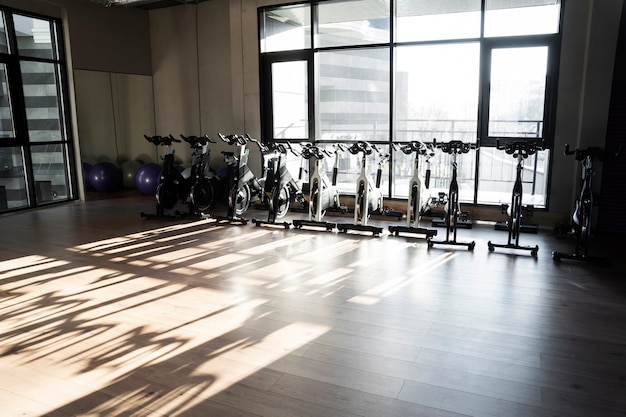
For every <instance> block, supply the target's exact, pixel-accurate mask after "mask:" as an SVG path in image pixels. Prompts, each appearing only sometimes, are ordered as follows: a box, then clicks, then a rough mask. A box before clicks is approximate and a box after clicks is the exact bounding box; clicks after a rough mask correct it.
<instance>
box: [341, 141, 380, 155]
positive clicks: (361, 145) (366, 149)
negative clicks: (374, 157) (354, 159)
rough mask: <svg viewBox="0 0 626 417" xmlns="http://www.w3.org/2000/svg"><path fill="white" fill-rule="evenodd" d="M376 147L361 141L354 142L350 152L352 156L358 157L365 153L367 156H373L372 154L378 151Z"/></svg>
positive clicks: (349, 149) (349, 148)
mask: <svg viewBox="0 0 626 417" xmlns="http://www.w3.org/2000/svg"><path fill="white" fill-rule="evenodd" d="M375 146H376V145H370V144H369V143H368V142H365V141H363V140H360V141H358V142H354V143H353V144H352V145H351V146H349V147H348V152H350V153H351V154H352V155H356V154H358V153H360V152H363V153H364V154H365V155H371V154H372V152H374V149H376V150H377V148H376V147H375Z"/></svg>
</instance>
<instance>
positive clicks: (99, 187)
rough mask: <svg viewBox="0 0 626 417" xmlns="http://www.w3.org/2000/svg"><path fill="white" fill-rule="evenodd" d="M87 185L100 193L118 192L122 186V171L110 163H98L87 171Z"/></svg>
mask: <svg viewBox="0 0 626 417" xmlns="http://www.w3.org/2000/svg"><path fill="white" fill-rule="evenodd" d="M89 183H90V184H91V186H92V187H93V188H94V190H96V191H100V192H110V191H115V190H118V189H120V188H121V186H122V171H121V170H120V169H119V168H118V167H117V166H116V165H115V164H114V163H112V162H98V163H97V164H95V165H94V166H93V167H92V168H91V170H90V171H89Z"/></svg>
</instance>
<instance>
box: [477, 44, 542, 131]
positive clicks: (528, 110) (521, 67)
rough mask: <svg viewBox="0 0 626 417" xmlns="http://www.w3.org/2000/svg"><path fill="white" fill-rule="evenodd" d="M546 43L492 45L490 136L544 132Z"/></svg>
mask: <svg viewBox="0 0 626 417" xmlns="http://www.w3.org/2000/svg"><path fill="white" fill-rule="evenodd" d="M547 65H548V47H546V46H542V47H532V48H508V49H494V50H493V51H492V54H491V85H490V89H491V92H490V101H489V136H491V137H531V138H537V137H542V135H543V108H544V103H545V91H546V72H547Z"/></svg>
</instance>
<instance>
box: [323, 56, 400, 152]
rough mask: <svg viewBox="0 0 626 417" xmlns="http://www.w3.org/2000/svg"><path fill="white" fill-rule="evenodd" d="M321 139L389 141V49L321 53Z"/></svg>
mask: <svg viewBox="0 0 626 417" xmlns="http://www.w3.org/2000/svg"><path fill="white" fill-rule="evenodd" d="M317 64H318V77H319V78H318V83H317V86H318V88H319V90H318V95H317V100H319V102H318V105H317V106H316V108H317V111H318V117H317V120H318V121H319V125H318V132H317V134H318V136H319V138H321V139H339V140H365V141H368V142H376V141H388V140H389V93H390V85H389V84H390V81H389V79H390V77H389V49H387V48H381V49H359V50H356V51H334V52H320V53H318V55H317Z"/></svg>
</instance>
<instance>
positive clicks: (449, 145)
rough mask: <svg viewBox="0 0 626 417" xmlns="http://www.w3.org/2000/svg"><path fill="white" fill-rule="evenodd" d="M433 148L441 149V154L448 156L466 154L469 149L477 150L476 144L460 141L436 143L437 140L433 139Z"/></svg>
mask: <svg viewBox="0 0 626 417" xmlns="http://www.w3.org/2000/svg"><path fill="white" fill-rule="evenodd" d="M433 147H434V148H438V149H441V151H442V152H444V153H448V154H462V153H468V152H469V151H470V149H477V148H478V147H479V144H478V142H476V143H470V142H463V141H460V140H451V141H449V142H437V139H433Z"/></svg>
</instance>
